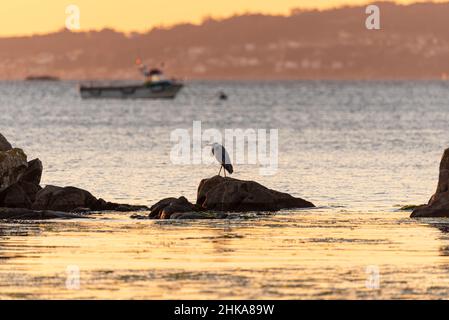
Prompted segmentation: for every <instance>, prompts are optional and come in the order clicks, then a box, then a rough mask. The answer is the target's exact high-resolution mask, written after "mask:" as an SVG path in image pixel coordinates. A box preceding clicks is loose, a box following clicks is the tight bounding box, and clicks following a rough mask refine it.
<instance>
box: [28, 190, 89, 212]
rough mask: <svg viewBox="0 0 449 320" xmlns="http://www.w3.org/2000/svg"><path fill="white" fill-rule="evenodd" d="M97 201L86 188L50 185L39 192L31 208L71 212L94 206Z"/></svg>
mask: <svg viewBox="0 0 449 320" xmlns="http://www.w3.org/2000/svg"><path fill="white" fill-rule="evenodd" d="M96 202H97V199H96V198H95V197H94V196H93V195H92V194H91V193H90V192H88V191H86V190H83V189H79V188H75V187H64V188H63V187H57V186H51V185H48V186H46V187H45V188H43V189H42V190H40V191H39V192H38V193H37V195H36V200H35V201H34V203H33V205H32V207H31V208H32V209H33V210H52V211H63V212H70V211H72V210H74V209H76V208H92V207H93V206H94V205H95V204H96Z"/></svg>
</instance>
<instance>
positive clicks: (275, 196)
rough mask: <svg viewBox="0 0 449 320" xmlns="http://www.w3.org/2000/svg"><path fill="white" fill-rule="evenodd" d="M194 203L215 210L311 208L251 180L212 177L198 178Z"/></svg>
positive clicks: (300, 200)
mask: <svg viewBox="0 0 449 320" xmlns="http://www.w3.org/2000/svg"><path fill="white" fill-rule="evenodd" d="M196 204H197V205H198V206H201V207H202V208H203V209H205V210H216V211H226V212H232V211H241V212H244V211H277V210H280V209H289V208H311V207H314V205H313V203H311V202H309V201H306V200H304V199H301V198H295V197H293V196H291V195H289V194H287V193H283V192H279V191H275V190H271V189H268V188H266V187H264V186H262V185H261V184H259V183H257V182H254V181H243V180H237V179H233V178H229V177H226V178H224V177H221V176H215V177H212V178H210V179H204V180H202V181H201V183H200V185H199V187H198V194H197V201H196Z"/></svg>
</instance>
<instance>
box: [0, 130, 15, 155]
mask: <svg viewBox="0 0 449 320" xmlns="http://www.w3.org/2000/svg"><path fill="white" fill-rule="evenodd" d="M11 149H12V146H11V144H10V143H9V142H8V140H6V138H5V137H4V136H3V135H2V134H1V133H0V151H8V150H11Z"/></svg>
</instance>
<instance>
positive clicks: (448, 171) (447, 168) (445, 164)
mask: <svg viewBox="0 0 449 320" xmlns="http://www.w3.org/2000/svg"><path fill="white" fill-rule="evenodd" d="M410 217H411V218H418V217H449V149H446V150H445V151H444V154H443V157H442V159H441V163H440V175H439V179H438V185H437V190H436V192H435V194H434V195H433V196H432V197H431V198H430V200H429V202H428V203H427V205H423V206H420V207H418V208H416V209H415V210H413V212H412V214H411V216H410Z"/></svg>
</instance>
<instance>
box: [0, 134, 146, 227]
mask: <svg viewBox="0 0 449 320" xmlns="http://www.w3.org/2000/svg"><path fill="white" fill-rule="evenodd" d="M42 172H43V165H42V162H41V161H40V160H39V159H34V160H31V161H29V162H27V156H26V154H25V153H24V152H23V151H22V150H21V149H13V148H12V146H11V144H10V143H9V142H8V141H7V140H6V139H5V137H4V136H3V135H1V134H0V209H1V210H2V211H0V219H9V218H11V219H13V218H14V219H18V217H22V218H23V217H27V218H32V217H34V216H35V218H36V219H44V218H45V219H47V218H59V217H70V215H66V216H65V215H61V213H64V212H65V213H67V212H78V213H84V214H86V213H89V212H90V211H140V210H149V208H148V207H146V206H133V205H128V204H120V203H113V202H107V201H105V200H103V199H101V198H100V199H97V198H96V197H94V196H93V195H92V194H91V193H90V192H88V191H86V190H83V189H79V188H75V187H57V186H51V185H49V186H46V187H45V188H42V187H41V186H40V182H41V178H42ZM14 209H17V210H14ZM76 217H79V215H78V216H76Z"/></svg>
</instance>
